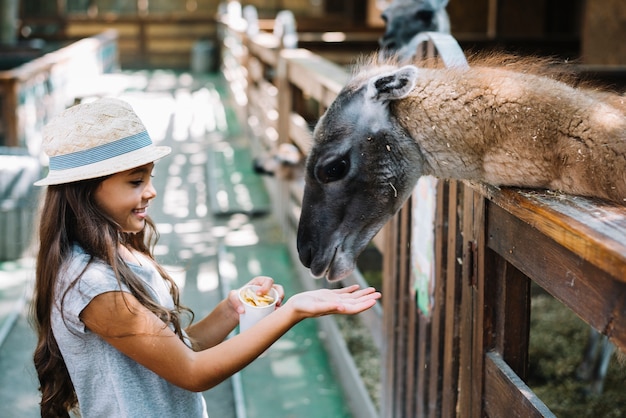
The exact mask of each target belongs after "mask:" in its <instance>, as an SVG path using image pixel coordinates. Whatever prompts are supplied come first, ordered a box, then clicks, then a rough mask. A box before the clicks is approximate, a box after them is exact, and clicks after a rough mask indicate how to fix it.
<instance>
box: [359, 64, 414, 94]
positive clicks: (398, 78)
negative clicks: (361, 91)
mask: <svg viewBox="0 0 626 418" xmlns="http://www.w3.org/2000/svg"><path fill="white" fill-rule="evenodd" d="M417 73H418V70H417V67H415V66H413V65H407V66H404V67H402V68H400V69H398V70H395V71H392V72H390V73H385V74H381V75H378V76H376V77H373V78H372V79H371V80H370V81H369V83H368V85H367V96H368V97H369V98H371V99H375V100H381V101H387V100H398V99H402V98H403V97H405V96H406V95H408V94H409V93H410V92H411V90H413V87H415V80H416V79H417Z"/></svg>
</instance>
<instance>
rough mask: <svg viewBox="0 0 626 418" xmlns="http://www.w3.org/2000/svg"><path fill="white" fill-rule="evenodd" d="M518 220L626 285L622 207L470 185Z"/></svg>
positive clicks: (625, 221)
mask: <svg viewBox="0 0 626 418" xmlns="http://www.w3.org/2000/svg"><path fill="white" fill-rule="evenodd" d="M473 187H474V188H475V189H476V190H478V191H480V192H481V193H482V194H483V195H484V196H485V197H487V198H488V199H490V200H492V201H493V202H494V203H496V204H498V206H500V207H502V208H504V209H505V210H506V211H507V212H509V213H511V214H513V215H515V216H516V217H517V218H519V219H520V220H522V221H524V222H526V223H528V224H530V225H533V226H534V227H535V228H536V229H537V230H538V231H540V232H541V233H542V234H545V235H546V236H548V237H550V238H552V239H553V240H554V241H556V242H557V243H559V244H561V245H562V246H563V247H565V248H567V249H569V250H571V251H572V252H573V253H575V254H577V255H579V256H580V257H581V258H583V259H585V260H587V261H589V262H591V263H592V264H594V265H596V266H597V267H599V268H601V269H602V270H604V271H606V272H607V273H609V274H610V275H612V276H613V277H615V278H616V279H617V280H620V281H623V282H626V207H625V206H619V205H616V204H610V203H606V202H603V201H600V200H595V199H589V198H584V197H580V196H565V195H561V194H558V193H550V192H538V191H528V190H519V189H510V188H503V189H498V188H495V187H492V186H487V185H483V184H473Z"/></svg>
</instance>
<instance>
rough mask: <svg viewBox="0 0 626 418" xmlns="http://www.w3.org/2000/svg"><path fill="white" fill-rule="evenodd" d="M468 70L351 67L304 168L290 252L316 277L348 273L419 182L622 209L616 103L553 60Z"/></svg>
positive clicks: (390, 64) (625, 179) (475, 63)
mask: <svg viewBox="0 0 626 418" xmlns="http://www.w3.org/2000/svg"><path fill="white" fill-rule="evenodd" d="M420 64H422V63H420ZM469 64H470V65H469V68H440V66H438V65H437V64H436V63H428V65H425V66H424V65H420V67H417V66H413V65H405V66H402V65H399V64H398V63H397V62H394V61H393V60H387V61H384V62H382V63H381V62H378V58H377V57H371V58H370V59H369V61H367V60H366V61H365V62H363V63H361V65H358V66H357V67H356V70H355V75H354V76H353V78H352V79H351V80H350V81H349V82H348V83H347V85H346V86H345V87H344V88H343V90H342V91H341V92H340V93H339V95H338V96H337V98H336V99H335V100H334V102H333V103H332V104H331V105H330V106H329V108H328V109H327V111H326V112H325V114H324V115H323V116H322V118H321V119H320V120H319V122H318V123H317V125H316V127H315V131H314V133H313V136H314V145H313V147H312V148H311V151H310V153H309V156H308V159H307V166H306V177H305V181H306V186H305V190H304V199H303V205H302V214H301V217H300V225H299V229H298V251H299V253H300V260H301V261H302V263H303V264H304V265H305V266H307V267H310V268H311V273H312V274H313V275H315V276H326V277H328V278H329V279H331V280H337V279H340V278H342V277H345V275H347V274H349V273H350V271H351V270H352V269H353V268H354V265H355V260H356V257H357V256H358V255H359V254H360V252H361V251H362V250H363V248H365V246H366V245H367V243H368V242H369V241H370V240H371V238H372V237H373V236H374V235H375V234H376V232H378V230H379V229H380V228H382V226H383V225H384V224H385V223H386V222H387V220H388V219H389V218H390V217H391V216H392V215H393V214H394V213H395V212H396V211H397V210H398V209H399V208H400V207H401V205H402V203H404V201H405V200H406V199H407V198H408V196H410V194H411V192H412V190H413V188H414V185H415V182H416V181H417V180H418V179H419V177H421V176H422V175H428V174H430V175H434V176H436V177H440V178H454V179H467V180H476V181H483V182H486V183H490V184H493V185H509V186H520V187H533V188H549V189H554V190H559V191H562V192H566V193H571V194H578V195H585V196H595V197H599V198H604V199H608V200H611V201H613V202H618V203H619V204H625V202H626V105H625V104H624V97H623V96H620V95H618V94H614V93H610V92H608V91H605V90H601V89H597V88H594V87H592V86H590V85H588V83H586V82H585V81H584V80H580V79H578V77H576V76H575V75H574V74H573V73H572V72H568V71H563V67H562V66H559V65H555V64H554V63H553V62H551V61H549V60H538V59H534V58H533V59H528V60H521V59H517V58H515V57H511V56H504V55H496V54H493V55H488V56H478V55H477V56H470V59H469ZM424 67H427V68H424Z"/></svg>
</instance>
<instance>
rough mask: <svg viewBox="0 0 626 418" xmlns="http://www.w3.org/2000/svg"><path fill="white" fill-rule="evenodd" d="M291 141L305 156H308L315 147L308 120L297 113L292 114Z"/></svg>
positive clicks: (290, 124)
mask: <svg viewBox="0 0 626 418" xmlns="http://www.w3.org/2000/svg"><path fill="white" fill-rule="evenodd" d="M289 139H290V140H291V142H293V144H295V145H296V146H297V147H298V148H299V149H300V151H301V152H302V153H303V155H307V154H308V153H309V151H310V150H311V147H312V146H313V136H312V133H311V130H310V129H309V126H308V125H307V122H306V120H305V119H304V118H303V117H302V116H300V115H299V114H297V113H291V118H290V123H289Z"/></svg>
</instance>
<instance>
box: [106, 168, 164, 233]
mask: <svg viewBox="0 0 626 418" xmlns="http://www.w3.org/2000/svg"><path fill="white" fill-rule="evenodd" d="M153 167H154V163H148V164H145V165H142V166H140V167H136V168H133V169H130V170H126V171H122V172H120V173H116V174H113V175H112V176H110V177H108V178H107V179H106V180H104V181H103V182H102V183H100V186H99V187H98V189H97V190H96V192H95V195H94V198H95V200H96V203H97V204H98V205H99V206H100V207H101V208H102V210H103V211H104V212H105V213H106V214H107V215H109V216H110V217H111V218H113V220H114V221H115V222H117V224H118V225H119V226H120V229H121V231H122V232H134V233H137V232H140V231H141V230H142V229H143V228H144V226H145V218H146V216H148V213H147V209H148V206H149V202H150V201H151V200H152V199H154V198H155V197H156V195H157V193H156V190H155V189H154V187H153V185H152V179H151V174H152V169H153Z"/></svg>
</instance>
